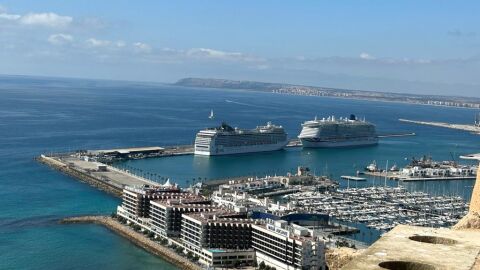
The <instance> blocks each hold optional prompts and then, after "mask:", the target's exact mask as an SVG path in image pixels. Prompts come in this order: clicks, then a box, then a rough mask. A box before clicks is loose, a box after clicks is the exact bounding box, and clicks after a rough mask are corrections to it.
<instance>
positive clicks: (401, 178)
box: [363, 171, 476, 182]
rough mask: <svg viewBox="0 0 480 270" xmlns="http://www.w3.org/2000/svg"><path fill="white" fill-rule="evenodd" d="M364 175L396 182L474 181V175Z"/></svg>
mask: <svg viewBox="0 0 480 270" xmlns="http://www.w3.org/2000/svg"><path fill="white" fill-rule="evenodd" d="M363 173H364V174H366V175H370V176H373V177H379V178H387V179H390V180H397V181H405V182H409V181H412V182H413V181H442V180H468V179H475V177H476V176H475V175H464V176H429V177H410V176H404V175H400V174H398V173H395V172H388V173H386V172H384V171H382V172H369V171H365V172H363Z"/></svg>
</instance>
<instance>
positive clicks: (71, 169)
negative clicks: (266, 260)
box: [37, 155, 158, 197]
mask: <svg viewBox="0 0 480 270" xmlns="http://www.w3.org/2000/svg"><path fill="white" fill-rule="evenodd" d="M37 160H38V161H39V162H40V163H43V164H45V165H47V166H50V167H52V168H54V169H56V170H58V171H60V172H63V173H65V174H66V175H69V176H71V177H73V178H75V179H78V180H79V181H81V182H84V183H87V184H89V185H90V186H93V187H96V188H98V189H100V190H103V191H105V192H107V193H110V194H112V195H114V196H116V197H121V195H122V190H123V188H124V187H125V186H138V185H158V183H157V182H154V181H151V180H148V179H146V178H143V177H140V176H136V175H133V174H131V173H129V172H128V171H122V170H119V169H117V168H115V167H112V166H109V165H106V164H104V163H101V162H98V161H87V160H85V159H81V158H79V157H77V156H74V155H63V156H60V155H58V156H51V157H50V156H45V155H40V156H39V157H38V158H37Z"/></svg>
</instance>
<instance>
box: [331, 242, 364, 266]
mask: <svg viewBox="0 0 480 270" xmlns="http://www.w3.org/2000/svg"><path fill="white" fill-rule="evenodd" d="M362 252H363V249H360V250H357V249H353V248H347V247H341V248H332V249H327V251H326V253H325V258H326V260H327V265H328V269H330V270H340V269H341V268H342V267H343V266H344V265H345V264H347V263H348V262H350V261H351V260H352V259H353V258H355V257H356V256H358V255H360V254H362Z"/></svg>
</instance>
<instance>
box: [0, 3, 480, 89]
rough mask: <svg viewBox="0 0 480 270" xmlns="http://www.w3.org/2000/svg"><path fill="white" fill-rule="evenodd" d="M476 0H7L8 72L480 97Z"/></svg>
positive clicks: (3, 21)
mask: <svg viewBox="0 0 480 270" xmlns="http://www.w3.org/2000/svg"><path fill="white" fill-rule="evenodd" d="M479 12H480V2H478V1H461V2H459V1H439V0H436V1H426V0H424V1H361V0H351V1H236V2H234V1H153V0H152V1H134V2H133V1H119V0H116V1H112V0H102V1H80V0H77V1H58V0H57V1H53V0H52V1H45V0H44V1H34V0H29V1H27V0H14V1H7V0H3V1H2V0H0V57H1V60H0V73H2V74H27V75H44V76H67V77H86V78H105V79H127V80H148V81H160V82H173V81H176V80H177V79H179V78H182V77H214V78H228V79H244V80H259V81H270V82H286V83H301V84H309V85H319V86H328V87H340V88H351V89H365V90H380V91H395V92H409V93H425V94H456V95H470V96H480V76H478V74H479V73H480V29H479V28H480V16H478V13H479Z"/></svg>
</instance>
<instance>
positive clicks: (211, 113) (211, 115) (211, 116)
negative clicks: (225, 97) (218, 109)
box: [208, 110, 215, 119]
mask: <svg viewBox="0 0 480 270" xmlns="http://www.w3.org/2000/svg"><path fill="white" fill-rule="evenodd" d="M208 118H210V119H213V118H215V116H214V115H213V110H210V115H209V116H208Z"/></svg>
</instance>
